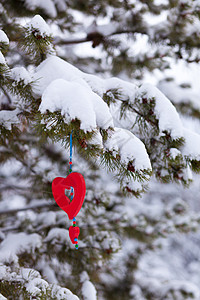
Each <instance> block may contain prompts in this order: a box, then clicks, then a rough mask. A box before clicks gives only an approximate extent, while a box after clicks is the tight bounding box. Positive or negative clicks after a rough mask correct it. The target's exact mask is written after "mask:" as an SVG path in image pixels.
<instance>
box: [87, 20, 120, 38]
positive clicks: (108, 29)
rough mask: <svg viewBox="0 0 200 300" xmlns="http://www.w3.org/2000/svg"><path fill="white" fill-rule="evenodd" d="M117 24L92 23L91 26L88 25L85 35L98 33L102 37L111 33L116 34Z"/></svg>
mask: <svg viewBox="0 0 200 300" xmlns="http://www.w3.org/2000/svg"><path fill="white" fill-rule="evenodd" d="M118 27H119V24H118V23H117V22H112V23H109V24H103V25H97V23H96V21H93V22H92V24H91V25H89V26H88V27H87V28H86V29H85V32H86V33H87V34H91V33H100V34H101V35H103V36H108V35H111V34H112V33H114V32H116V30H117V29H118Z"/></svg>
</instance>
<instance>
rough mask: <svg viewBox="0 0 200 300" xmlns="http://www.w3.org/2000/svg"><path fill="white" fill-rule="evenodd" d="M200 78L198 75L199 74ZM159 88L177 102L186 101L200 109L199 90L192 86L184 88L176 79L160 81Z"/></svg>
mask: <svg viewBox="0 0 200 300" xmlns="http://www.w3.org/2000/svg"><path fill="white" fill-rule="evenodd" d="M197 78H198V76H197ZM158 88H159V89H160V90H161V91H162V92H163V93H164V94H165V95H166V96H167V97H168V98H169V99H170V100H171V101H172V102H173V103H175V104H179V103H186V104H189V105H191V104H192V105H193V106H194V107H195V108H196V109H200V101H199V92H197V91H194V89H192V88H190V87H185V88H182V87H181V86H178V85H177V83H176V82H175V81H166V80H163V81H160V82H159V84H158Z"/></svg>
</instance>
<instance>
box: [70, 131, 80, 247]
mask: <svg viewBox="0 0 200 300" xmlns="http://www.w3.org/2000/svg"><path fill="white" fill-rule="evenodd" d="M72 133H73V130H72V132H71V133H70V158H69V173H72ZM73 196H74V190H73V187H71V191H70V200H71V201H72V199H73ZM73 227H76V218H73ZM74 242H75V248H76V249H78V239H77V238H75V239H74Z"/></svg>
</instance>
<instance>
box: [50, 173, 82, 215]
mask: <svg viewBox="0 0 200 300" xmlns="http://www.w3.org/2000/svg"><path fill="white" fill-rule="evenodd" d="M71 187H73V189H74V197H73V199H72V201H71V202H70V199H69V198H68V197H67V196H66V195H65V190H71ZM52 193H53V197H54V199H55V201H56V203H57V204H58V205H59V206H60V208H61V209H63V210H64V211H65V212H66V213H67V214H68V217H69V219H70V220H72V219H73V218H74V217H76V215H77V214H78V213H79V211H80V209H81V207H82V205H83V201H84V198H85V193H86V185H85V180H84V178H83V175H81V174H80V173H77V172H73V173H70V174H69V175H68V176H67V177H66V178H63V177H56V178H55V179H54V180H53V182H52Z"/></svg>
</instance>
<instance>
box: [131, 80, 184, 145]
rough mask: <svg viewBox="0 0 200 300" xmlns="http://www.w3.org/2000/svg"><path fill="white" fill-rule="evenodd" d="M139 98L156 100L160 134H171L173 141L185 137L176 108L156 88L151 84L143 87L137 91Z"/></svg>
mask: <svg viewBox="0 0 200 300" xmlns="http://www.w3.org/2000/svg"><path fill="white" fill-rule="evenodd" d="M137 97H138V99H141V97H146V98H147V99H154V100H155V115H156V117H157V119H158V122H159V129H160V132H163V131H167V132H170V134H171V137H172V139H178V138H180V137H183V128H182V123H181V120H180V118H179V115H178V113H177V111H176V109H175V107H174V106H173V105H172V103H171V102H170V101H169V100H168V99H167V98H166V97H165V95H164V94H162V93H161V92H160V91H159V90H158V89H157V88H156V87H154V86H152V85H151V84H143V85H141V87H140V88H139V89H138V91H137Z"/></svg>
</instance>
